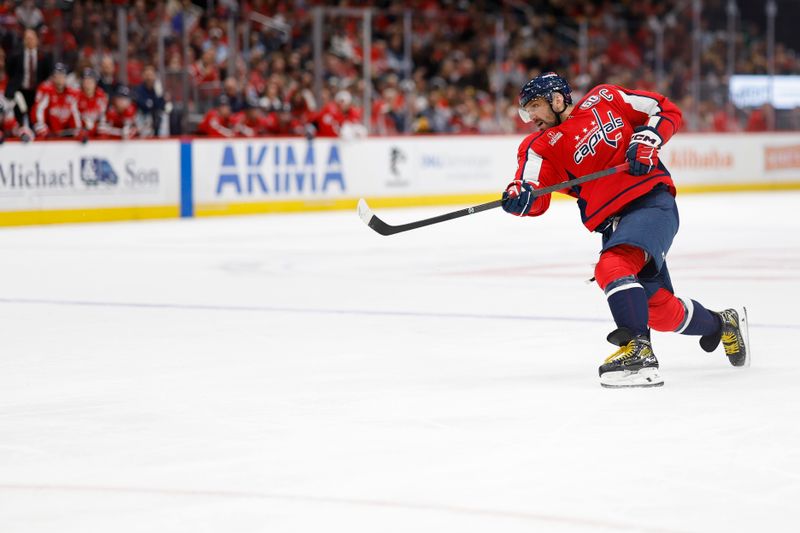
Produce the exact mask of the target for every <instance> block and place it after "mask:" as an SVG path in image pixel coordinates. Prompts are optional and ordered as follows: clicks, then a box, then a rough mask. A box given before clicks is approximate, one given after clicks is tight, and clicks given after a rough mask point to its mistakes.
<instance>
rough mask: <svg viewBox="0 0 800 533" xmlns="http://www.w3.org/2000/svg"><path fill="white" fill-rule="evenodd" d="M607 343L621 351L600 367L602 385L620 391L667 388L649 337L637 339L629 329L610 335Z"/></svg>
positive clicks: (609, 357) (616, 331) (641, 336)
mask: <svg viewBox="0 0 800 533" xmlns="http://www.w3.org/2000/svg"><path fill="white" fill-rule="evenodd" d="M608 342H610V343H611V344H616V345H618V346H619V347H620V348H619V350H617V351H616V352H614V353H613V354H611V355H610V356H608V357H607V358H606V360H605V361H604V362H603V364H602V365H601V366H600V385H602V386H603V387H608V388H615V389H619V388H628V387H660V386H661V385H663V384H664V379H663V378H662V377H661V374H660V373H659V371H658V359H656V356H655V354H654V353H653V348H652V346H651V345H650V339H649V338H647V336H645V335H640V336H638V337H634V336H633V335H632V334H631V332H630V330H628V329H627V328H619V329H617V330H615V331H613V332H611V334H610V335H609V336H608Z"/></svg>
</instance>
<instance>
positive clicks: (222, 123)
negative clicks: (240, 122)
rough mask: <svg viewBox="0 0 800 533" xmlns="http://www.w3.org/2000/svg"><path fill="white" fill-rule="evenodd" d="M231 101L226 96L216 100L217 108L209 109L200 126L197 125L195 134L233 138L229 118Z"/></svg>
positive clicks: (234, 134) (233, 132) (234, 133)
mask: <svg viewBox="0 0 800 533" xmlns="http://www.w3.org/2000/svg"><path fill="white" fill-rule="evenodd" d="M231 111H232V110H231V100H230V98H228V95H226V94H223V95H221V96H220V97H219V98H218V99H217V107H216V108H213V109H209V110H208V112H207V113H206V114H205V116H204V117H203V120H202V121H201V122H200V124H198V125H197V132H198V133H200V134H202V135H207V136H209V137H217V138H225V137H235V136H236V132H235V131H233V129H232V127H233V124H232V121H231V118H232V117H233V114H232V113H231Z"/></svg>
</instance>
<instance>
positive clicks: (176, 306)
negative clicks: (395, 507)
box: [0, 298, 800, 329]
mask: <svg viewBox="0 0 800 533" xmlns="http://www.w3.org/2000/svg"><path fill="white" fill-rule="evenodd" d="M0 304H23V305H26V304H27V305H62V306H83V307H120V308H129V309H168V310H185V311H239V312H241V311H244V312H256V313H297V314H321V315H357V316H392V317H398V316H404V317H419V318H466V319H478V320H524V321H539V322H598V323H600V322H610V321H611V320H609V319H606V318H591V317H573V316H546V315H491V314H479V313H449V312H432V311H392V310H381V309H325V308H320V309H312V308H302V307H270V306H260V305H253V306H249V305H212V304H181V303H148V302H100V301H88V300H45V299H36V298H0ZM750 327H752V328H769V329H800V324H753V323H751V324H750Z"/></svg>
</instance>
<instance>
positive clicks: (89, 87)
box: [82, 78, 97, 95]
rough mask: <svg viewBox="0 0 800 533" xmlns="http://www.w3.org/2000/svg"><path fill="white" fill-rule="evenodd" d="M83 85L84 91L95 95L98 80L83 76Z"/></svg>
mask: <svg viewBox="0 0 800 533" xmlns="http://www.w3.org/2000/svg"><path fill="white" fill-rule="evenodd" d="M82 85H83V92H85V93H86V94H89V95H93V94H94V91H95V89H97V82H96V81H95V80H94V78H83V81H82Z"/></svg>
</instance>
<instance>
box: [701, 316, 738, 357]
mask: <svg viewBox="0 0 800 533" xmlns="http://www.w3.org/2000/svg"><path fill="white" fill-rule="evenodd" d="M717 315H718V316H719V319H720V321H721V322H722V327H721V328H720V330H719V331H718V332H717V333H714V334H713V335H705V336H703V337H700V346H701V347H702V348H703V350H705V351H707V352H713V351H714V350H716V349H717V346H719V343H720V341H721V342H722V347H723V348H724V349H725V355H727V356H728V361H730V362H731V364H732V365H733V366H750V336H749V334H748V331H747V308H745V307H742V308H741V311H738V310H736V309H726V310H724V311H722V312H720V313H717Z"/></svg>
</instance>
